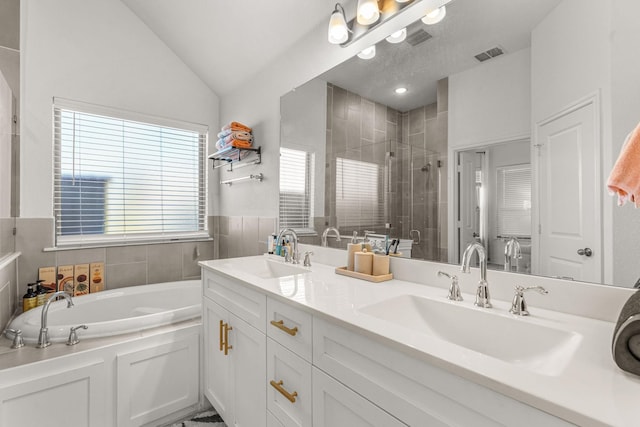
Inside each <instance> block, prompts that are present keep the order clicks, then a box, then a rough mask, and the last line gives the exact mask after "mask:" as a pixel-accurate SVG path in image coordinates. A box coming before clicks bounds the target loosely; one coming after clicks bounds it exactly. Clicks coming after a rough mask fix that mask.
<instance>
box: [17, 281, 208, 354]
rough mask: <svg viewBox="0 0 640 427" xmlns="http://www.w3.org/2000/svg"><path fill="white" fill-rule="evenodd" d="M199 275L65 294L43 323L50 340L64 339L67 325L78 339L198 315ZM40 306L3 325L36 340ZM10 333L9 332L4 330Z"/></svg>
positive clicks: (28, 341)
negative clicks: (69, 298)
mask: <svg viewBox="0 0 640 427" xmlns="http://www.w3.org/2000/svg"><path fill="white" fill-rule="evenodd" d="M201 302H202V294H201V285H200V280H185V281H180V282H167V283H160V284H154V285H143V286H132V287H128V288H120V289H113V290H108V291H103V292H98V293H95V294H89V295H83V296H79V297H74V298H73V304H74V306H73V307H71V308H67V302H66V301H65V300H61V301H56V302H52V303H51V305H50V306H49V313H48V316H47V326H48V328H49V339H50V340H51V342H65V341H66V340H67V338H68V336H69V328H71V327H72V326H78V325H87V326H88V328H87V329H85V330H83V329H78V336H79V337H80V339H86V338H98V337H107V336H112V335H120V334H126V333H130V332H136V331H140V330H143V329H149V328H155V327H157V326H162V325H167V324H170V323H176V322H180V321H183V320H189V319H194V318H197V317H199V316H200V315H201ZM41 315H42V307H38V308H35V309H32V310H29V311H27V312H26V313H22V314H21V315H19V316H18V317H16V318H15V319H14V320H13V321H12V322H11V324H10V325H9V328H12V329H20V330H22V334H23V337H24V340H25V342H27V343H36V342H37V341H38V334H39V332H40V322H41ZM8 337H9V338H12V337H13V336H12V334H8Z"/></svg>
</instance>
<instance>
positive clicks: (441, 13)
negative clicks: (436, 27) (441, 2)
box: [422, 6, 447, 25]
mask: <svg viewBox="0 0 640 427" xmlns="http://www.w3.org/2000/svg"><path fill="white" fill-rule="evenodd" d="M446 15H447V8H446V7H444V6H441V7H439V8H437V9H434V10H432V11H431V12H429V13H427V14H426V15H425V16H423V17H422V22H424V23H425V24H427V25H433V24H437V23H438V22H440V21H442V20H443V19H444V17H445V16H446Z"/></svg>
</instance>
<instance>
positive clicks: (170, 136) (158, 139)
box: [54, 104, 207, 245]
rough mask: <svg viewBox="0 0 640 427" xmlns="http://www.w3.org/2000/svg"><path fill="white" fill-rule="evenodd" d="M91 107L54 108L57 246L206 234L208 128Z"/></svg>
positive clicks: (190, 236)
mask: <svg viewBox="0 0 640 427" xmlns="http://www.w3.org/2000/svg"><path fill="white" fill-rule="evenodd" d="M74 107H75V106H74ZM98 108H99V107H98ZM87 109H88V110H94V111H90V112H86V111H78V109H76V108H73V109H71V108H67V107H65V106H64V105H60V104H56V105H54V145H55V160H54V175H55V176H54V216H55V220H56V244H57V245H60V244H67V243H68V244H75V243H86V242H92V243H93V242H96V243H98V242H104V241H111V240H115V241H121V240H124V241H131V240H165V239H174V238H177V239H180V238H193V237H200V236H204V235H206V178H205V166H206V156H205V150H206V138H207V134H206V128H205V127H199V126H197V125H190V124H185V126H184V127H183V128H182V127H180V126H179V124H178V126H175V123H173V122H172V123H170V124H171V126H167V125H163V124H159V123H145V122H142V121H135V120H128V119H127V118H122V117H113V116H112V114H113V111H112V110H109V109H105V110H107V113H111V115H105V114H99V113H96V112H95V110H96V107H93V106H92V108H87ZM123 115H126V113H123ZM194 127H195V129H194ZM198 127H199V129H198Z"/></svg>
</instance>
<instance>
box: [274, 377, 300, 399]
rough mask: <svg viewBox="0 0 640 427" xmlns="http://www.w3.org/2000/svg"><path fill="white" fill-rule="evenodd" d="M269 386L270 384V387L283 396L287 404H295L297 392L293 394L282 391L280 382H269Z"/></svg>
mask: <svg viewBox="0 0 640 427" xmlns="http://www.w3.org/2000/svg"><path fill="white" fill-rule="evenodd" d="M269 384H271V387H273V388H275V389H276V390H278V391H279V392H280V394H281V395H283V396H284V397H286V398H287V399H288V400H289V402H291V403H296V396H298V392H297V391H294V392H293V393H289V392H288V391H287V390H285V389H284V387H283V386H282V384H283V383H282V380H280V381H278V382H275V381H274V380H271V381H270V382H269Z"/></svg>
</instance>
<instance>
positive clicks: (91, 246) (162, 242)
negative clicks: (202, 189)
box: [43, 237, 213, 252]
mask: <svg viewBox="0 0 640 427" xmlns="http://www.w3.org/2000/svg"><path fill="white" fill-rule="evenodd" d="M211 241H213V237H191V238H184V239H180V238H173V239H166V240H157V239H156V240H139V241H128V242H123V241H116V242H91V243H73V244H72V243H70V244H67V245H60V246H54V247H51V248H44V249H43V251H44V252H58V251H72V250H77V249H100V248H114V247H124V246H147V245H166V244H170V243H189V242H211Z"/></svg>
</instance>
